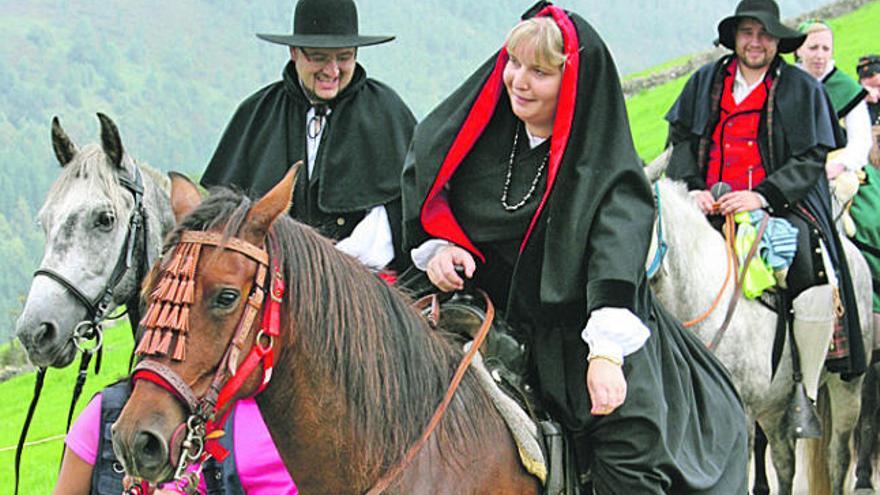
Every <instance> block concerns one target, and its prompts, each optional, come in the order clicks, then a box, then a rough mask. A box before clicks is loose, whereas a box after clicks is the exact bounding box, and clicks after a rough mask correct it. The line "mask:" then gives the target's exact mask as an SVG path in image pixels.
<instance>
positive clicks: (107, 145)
mask: <svg viewBox="0 0 880 495" xmlns="http://www.w3.org/2000/svg"><path fill="white" fill-rule="evenodd" d="M98 120H100V121H101V147H102V148H104V154H105V155H107V159H108V160H110V164H111V165H113V166H114V167H116V168H120V167H121V166H122V155H123V154H124V153H125V151H124V150H123V149H122V139H121V138H120V137H119V129H117V128H116V124H115V123H113V120H111V119H110V117H108V116H106V115H104V114H103V113H101V112H98Z"/></svg>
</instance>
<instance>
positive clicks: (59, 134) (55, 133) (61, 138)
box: [52, 115, 77, 167]
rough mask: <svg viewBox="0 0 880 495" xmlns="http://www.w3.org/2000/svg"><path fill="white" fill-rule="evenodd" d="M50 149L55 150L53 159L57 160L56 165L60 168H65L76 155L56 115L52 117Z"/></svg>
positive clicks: (74, 148) (73, 145) (73, 146)
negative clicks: (59, 165) (58, 164)
mask: <svg viewBox="0 0 880 495" xmlns="http://www.w3.org/2000/svg"><path fill="white" fill-rule="evenodd" d="M52 149H54V150H55V157H56V158H58V163H60V164H61V166H62V167H65V166H67V164H68V163H70V162H71V161H72V160H73V157H74V156H76V153H77V149H76V145H75V144H73V141H71V140H70V138H69V137H67V133H66V132H64V129H62V128H61V122H60V121H59V120H58V116H57V115H56V116H54V117H52Z"/></svg>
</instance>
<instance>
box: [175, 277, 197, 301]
mask: <svg viewBox="0 0 880 495" xmlns="http://www.w3.org/2000/svg"><path fill="white" fill-rule="evenodd" d="M181 286H183V296H182V297H181V298H180V299H179V301H180V302H182V303H183V304H192V303H193V301H194V299H193V298H194V297H195V292H196V281H195V280H193V279H189V280H187V281H186V283H184V284H181Z"/></svg>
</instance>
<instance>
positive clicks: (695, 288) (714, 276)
mask: <svg viewBox="0 0 880 495" xmlns="http://www.w3.org/2000/svg"><path fill="white" fill-rule="evenodd" d="M673 195H675V196H673ZM661 205H662V206H661V207H662V208H663V217H662V218H663V228H664V236H665V239H666V242H667V245H668V251H667V254H666V259H665V260H664V264H665V268H664V271H665V273H666V276H665V277H662V278H661V279H660V280H658V281H657V283H656V287H655V291H656V292H657V295H658V297H660V299H661V301H662V302H663V304H664V305H665V306H666V307H667V308H668V309H669V310H670V311H671V312H672V313H673V314H675V315H676V316H679V317H684V316H687V315H690V316H689V317H693V316H695V315H696V314H698V313H700V312H702V311H703V310H704V309H705V308H708V307H709V306H710V305H711V304H712V300H713V299H714V298H715V296H716V295H717V290H718V289H720V288H721V286H722V284H723V282H724V278H725V275H726V270H727V255H726V250H725V247H724V238H723V237H722V236H721V234H720V233H719V232H717V231H716V230H715V229H714V228H713V227H712V226H711V225H710V224H709V222H708V221H707V220H706V218H705V217H704V216H703V215H702V213H699V210H697V207H696V205H695V204H693V203H692V202H691V201H690V200H689V199H687V198H686V197H682V196H681V195H679V192H678V191H675V190H672V189H671V188H670V187H666V188H663V187H661ZM695 211H696V213H695ZM707 288H714V289H713V290H707Z"/></svg>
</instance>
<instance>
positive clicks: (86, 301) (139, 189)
mask: <svg viewBox="0 0 880 495" xmlns="http://www.w3.org/2000/svg"><path fill="white" fill-rule="evenodd" d="M132 167H133V168H134V180H131V179H129V178H128V177H127V176H123V175H119V177H118V178H117V182H119V185H121V186H122V187H124V188H125V189H127V190H128V191H129V192H130V193H131V195H132V197H133V198H134V206H133V207H132V210H131V215H129V218H128V234H127V235H126V237H125V244H123V246H122V251H121V252H120V253H119V256H118V257H117V258H116V265H115V266H114V267H113V271H112V272H111V273H110V277H109V278H108V279H107V283H106V284H104V288H103V289H102V290H101V291H100V292H99V293H98V295H96V296H95V297H94V298H91V299H90V298H89V297H88V296H86V295H85V294H84V293H83V292H82V291H81V290H79V289H78V288H77V287H76V285H75V284H74V283H72V282H71V281H70V280H69V279H68V278H67V277H65V276H64V275H62V274H61V273H59V272H57V271H55V270H52V269H50V268H40V269H38V270H36V271H35V272H34V277H38V276H44V277H48V278H50V279H52V280H54V281H55V282H57V283H58V284H59V285H61V286H62V287H64V288H65V289H66V290H67V291H68V292H69V293H70V294H71V295H72V296H73V297H74V298H75V299H76V300H77V301H79V303H80V304H82V305H83V306H84V307H85V308H86V318H85V319H84V320H82V321H80V322H79V323H78V324H77V325H76V327H75V328H74V330H73V345H74V346H76V348H77V350H78V351H79V352H80V354H81V357H80V364H79V371H78V373H77V378H76V384H75V385H74V388H73V394H72V396H71V400H70V407H69V408H68V412H67V426H66V428H65V432H67V431H70V424H71V422H72V420H73V411H74V409H75V408H76V403H77V402H78V401H79V397H80V395H81V394H82V390H83V387H84V386H85V383H86V376H87V375H88V367H89V363H90V362H91V359H92V356H93V355H94V354H97V355H98V358H97V360H95V374H98V373H100V372H101V354H102V351H101V349H102V344H103V336H104V328H103V326H102V322H103V321H104V320H106V319H108V315H107V310H108V309H109V308H110V305H111V304H112V302H113V292H114V291H115V290H116V286H117V285H119V282H120V281H121V280H122V278H123V277H124V276H125V274H126V273H127V272H128V270H129V269H130V268H131V265H132V259H133V258H134V250H135V248H136V246H137V241H138V238H139V237H140V238H142V239H143V242H142V246H143V249H144V251H146V242H147V235H146V229H147V213H146V209H145V208H144V202H143V198H144V183H143V179H142V177H141V171H140V169H139V168H138V166H137V164H136V163H134V162H132ZM143 254H144V256H142V257H141V263H140V264H138V267H137V269H138V271H139V272H140V271H141V270H142V268H143V264H144V263H146V253H143ZM138 275H140V273H139V274H138ZM138 278H140V277H138ZM136 294H137V291H135V297H137V295H136ZM126 311H128V312H130V313H133V314H136V313H137V309H133V308H130V307H129V308H127V309H126ZM114 319H115V318H114ZM135 328H136V327H134V326H133V327H132V334H133V333H134V331H135ZM92 340H94V345H93V346H91V347H90V346H89V345H88V342H89V341H92ZM46 371H47V370H46V368H40V369H38V370H37V382H38V383H37V384H36V386H35V387H34V394H33V397H32V398H31V403H30V406H29V407H28V413H27V416H26V417H25V422H24V425H23V427H22V430H21V434H20V435H19V438H18V445H17V446H16V449H15V488H14V494H15V495H18V485H19V474H20V473H19V467H20V464H21V456H22V452H23V450H24V444H25V441H26V440H27V434H28V430H29V429H30V424H31V420H32V419H33V415H34V413H35V412H36V408H37V403H38V402H39V400H40V393H41V391H42V388H43V387H42V382H43V380H44V379H45V376H46ZM64 448H65V447H62V452H63V449H64ZM63 457H64V456H63V455H62V459H63Z"/></svg>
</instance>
